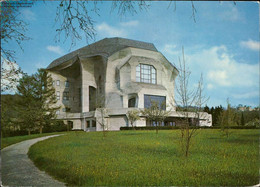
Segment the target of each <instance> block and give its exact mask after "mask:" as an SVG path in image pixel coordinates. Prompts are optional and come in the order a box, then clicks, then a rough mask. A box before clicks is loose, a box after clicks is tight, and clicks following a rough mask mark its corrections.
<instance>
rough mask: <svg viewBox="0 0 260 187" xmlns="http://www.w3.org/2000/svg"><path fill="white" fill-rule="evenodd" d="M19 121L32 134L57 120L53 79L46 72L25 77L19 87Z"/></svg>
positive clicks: (42, 71)
mask: <svg viewBox="0 0 260 187" xmlns="http://www.w3.org/2000/svg"><path fill="white" fill-rule="evenodd" d="M17 90H18V95H20V97H19V98H20V99H19V101H18V107H17V110H19V121H20V123H21V124H22V126H23V127H24V128H25V129H26V130H27V131H28V133H29V134H30V132H31V131H32V130H35V129H39V130H40V133H42V128H43V127H44V126H46V125H48V124H49V123H51V121H52V120H53V119H55V113H56V110H57V109H59V106H55V103H56V96H55V89H54V88H53V86H52V78H51V77H50V75H49V74H48V72H47V71H46V70H43V69H39V70H38V72H37V73H35V74H33V75H32V76H29V75H24V76H23V77H22V78H21V79H20V81H19V85H18V86H17Z"/></svg>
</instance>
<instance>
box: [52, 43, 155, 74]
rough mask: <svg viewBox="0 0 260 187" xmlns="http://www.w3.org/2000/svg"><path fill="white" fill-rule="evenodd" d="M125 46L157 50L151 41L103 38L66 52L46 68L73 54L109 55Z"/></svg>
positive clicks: (60, 62) (56, 64)
mask: <svg viewBox="0 0 260 187" xmlns="http://www.w3.org/2000/svg"><path fill="white" fill-rule="evenodd" d="M127 47H134V48H139V49H145V50H150V51H155V52H158V51H157V49H156V48H155V46H154V45H153V44H152V43H147V42H141V41H137V40H130V39H125V38H105V39H103V40H100V41H98V42H95V43H93V44H90V45H88V46H85V47H82V48H80V49H77V50H75V51H73V52H71V53H68V54H66V55H64V56H62V57H60V58H58V59H56V60H54V61H53V62H52V63H51V64H50V65H49V66H48V67H47V69H52V68H54V67H56V66H58V65H60V64H62V63H63V62H66V61H68V60H70V59H72V58H73V57H75V56H78V57H80V56H88V55H102V56H105V57H109V56H110V55H112V54H113V53H115V52H117V51H120V50H121V49H124V48H127Z"/></svg>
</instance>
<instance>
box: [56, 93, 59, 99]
mask: <svg viewBox="0 0 260 187" xmlns="http://www.w3.org/2000/svg"><path fill="white" fill-rule="evenodd" d="M56 96H57V100H60V92H59V91H57V92H56Z"/></svg>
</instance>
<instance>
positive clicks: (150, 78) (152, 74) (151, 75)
mask: <svg viewBox="0 0 260 187" xmlns="http://www.w3.org/2000/svg"><path fill="white" fill-rule="evenodd" d="M156 77H157V76H156V69H155V68H154V67H153V66H152V65H147V64H139V65H138V66H136V82H143V83H150V84H156V83H157V78H156ZM55 82H56V86H60V80H56V81H53V86H55ZM64 86H65V88H69V81H65V82H64Z"/></svg>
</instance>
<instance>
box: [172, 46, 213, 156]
mask: <svg viewBox="0 0 260 187" xmlns="http://www.w3.org/2000/svg"><path fill="white" fill-rule="evenodd" d="M178 69H179V77H178V79H177V84H176V93H177V95H176V99H175V103H176V105H177V106H178V107H177V112H178V114H179V115H180V117H181V119H182V120H181V124H180V129H181V140H180V141H181V142H180V143H181V148H182V151H183V152H184V155H185V156H186V157H188V154H189V150H190V146H191V139H192V137H193V136H194V135H195V132H196V130H197V128H196V126H198V125H199V121H200V118H202V115H203V113H202V111H203V108H202V106H203V105H205V104H206V102H207V101H208V99H209V98H207V97H206V96H204V95H203V76H202V74H201V77H200V80H199V81H198V85H197V87H196V88H195V89H191V88H190V86H189V78H190V75H191V71H190V70H189V68H188V67H187V65H186V61H185V56H184V49H183V48H182V60H181V59H180V58H179V68H178ZM191 126H193V127H191Z"/></svg>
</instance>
